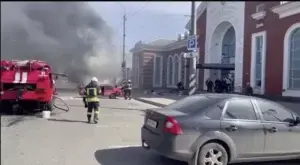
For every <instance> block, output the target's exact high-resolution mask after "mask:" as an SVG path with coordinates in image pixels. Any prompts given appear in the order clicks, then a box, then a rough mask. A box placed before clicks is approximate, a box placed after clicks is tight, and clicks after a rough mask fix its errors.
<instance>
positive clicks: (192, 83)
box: [188, 1, 198, 95]
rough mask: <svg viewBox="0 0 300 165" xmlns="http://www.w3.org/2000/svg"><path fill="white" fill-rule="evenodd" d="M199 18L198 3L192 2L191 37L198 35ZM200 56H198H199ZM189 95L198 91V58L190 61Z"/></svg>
mask: <svg viewBox="0 0 300 165" xmlns="http://www.w3.org/2000/svg"><path fill="white" fill-rule="evenodd" d="M196 22H197V18H196V2H195V1H192V2H191V27H190V36H196V35H197V27H196V25H197V23H196ZM191 53H195V54H197V50H196V51H193V52H191ZM197 55H198V54H197ZM188 61H189V66H190V71H189V95H193V94H194V93H195V92H196V90H197V85H196V84H197V80H196V78H197V76H196V73H197V71H196V63H197V62H196V57H193V58H190V59H189V60H188Z"/></svg>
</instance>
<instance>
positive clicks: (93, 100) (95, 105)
mask: <svg viewBox="0 0 300 165" xmlns="http://www.w3.org/2000/svg"><path fill="white" fill-rule="evenodd" d="M85 93H86V102H87V106H88V109H87V119H88V122H89V123H90V122H91V118H92V115H93V111H94V122H95V123H98V116H99V101H100V100H99V97H98V96H99V95H100V89H99V87H98V80H97V78H95V77H94V78H93V79H92V81H91V82H90V83H89V84H88V85H87V86H86V87H85Z"/></svg>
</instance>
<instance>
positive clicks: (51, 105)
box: [46, 99, 54, 111]
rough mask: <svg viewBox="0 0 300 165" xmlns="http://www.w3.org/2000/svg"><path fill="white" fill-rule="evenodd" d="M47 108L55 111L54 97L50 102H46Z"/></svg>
mask: <svg viewBox="0 0 300 165" xmlns="http://www.w3.org/2000/svg"><path fill="white" fill-rule="evenodd" d="M46 108H47V110H49V111H53V109H54V105H53V99H52V100H51V101H50V102H48V103H46Z"/></svg>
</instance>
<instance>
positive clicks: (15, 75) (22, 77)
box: [0, 60, 57, 112]
mask: <svg viewBox="0 0 300 165" xmlns="http://www.w3.org/2000/svg"><path fill="white" fill-rule="evenodd" d="M56 78H57V75H55V74H53V73H52V70H51V67H50V66H49V65H48V64H47V63H46V62H44V61H39V60H23V61H22V60H2V61H1V79H0V97H1V99H0V106H1V108H0V110H1V111H10V110H12V111H22V112H24V111H42V110H49V111H52V109H53V96H54V95H55V92H56V88H55V79H56Z"/></svg>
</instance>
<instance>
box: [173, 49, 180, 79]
mask: <svg viewBox="0 0 300 165" xmlns="http://www.w3.org/2000/svg"><path fill="white" fill-rule="evenodd" d="M179 65H180V60H179V57H178V56H177V55H176V56H175V57H174V84H177V83H178V82H179V81H180V80H179V73H180V70H179Z"/></svg>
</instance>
